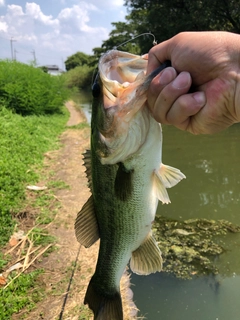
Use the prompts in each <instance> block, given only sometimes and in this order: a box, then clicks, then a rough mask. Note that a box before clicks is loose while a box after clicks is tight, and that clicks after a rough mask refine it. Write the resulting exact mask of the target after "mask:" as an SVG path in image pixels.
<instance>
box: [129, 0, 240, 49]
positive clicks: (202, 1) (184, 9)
mask: <svg viewBox="0 0 240 320" xmlns="http://www.w3.org/2000/svg"><path fill="white" fill-rule="evenodd" d="M125 5H126V6H127V8H128V10H129V12H130V14H129V21H130V23H134V25H135V26H136V33H138V34H140V33H143V32H146V31H151V32H152V33H153V34H154V35H155V36H156V39H157V40H158V42H161V41H164V40H166V39H168V38H170V37H172V36H174V35H175V34H177V33H179V32H182V31H205V30H225V31H231V32H236V33H240V19H239V12H240V11H239V10H240V2H239V1H238V0H212V1H209V0H196V1H192V0H156V1H151V0H126V1H125ZM139 46H140V48H141V49H142V51H145V52H147V51H148V50H149V43H148V42H146V40H145V39H142V38H139Z"/></svg>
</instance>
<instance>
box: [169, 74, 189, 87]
mask: <svg viewBox="0 0 240 320" xmlns="http://www.w3.org/2000/svg"><path fill="white" fill-rule="evenodd" d="M190 81H191V77H190V74H189V73H188V72H181V73H180V74H179V75H178V76H177V78H176V79H175V80H174V81H173V87H174V88H176V89H183V88H186V87H188V86H189V84H190Z"/></svg>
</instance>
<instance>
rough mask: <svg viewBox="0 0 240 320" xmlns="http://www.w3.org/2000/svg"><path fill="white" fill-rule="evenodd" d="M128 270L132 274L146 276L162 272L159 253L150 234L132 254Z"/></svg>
mask: <svg viewBox="0 0 240 320" xmlns="http://www.w3.org/2000/svg"><path fill="white" fill-rule="evenodd" d="M130 268H131V269H132V271H133V272H134V273H137V274H140V275H148V274H150V273H155V272H157V271H161V270H162V256H161V251H160V249H159V247H158V245H157V242H156V240H155V239H154V237H153V236H152V233H151V232H150V233H149V234H148V236H147V238H146V239H145V240H144V242H143V243H142V244H141V245H140V247H139V248H138V249H136V250H135V251H133V252H132V258H131V261H130Z"/></svg>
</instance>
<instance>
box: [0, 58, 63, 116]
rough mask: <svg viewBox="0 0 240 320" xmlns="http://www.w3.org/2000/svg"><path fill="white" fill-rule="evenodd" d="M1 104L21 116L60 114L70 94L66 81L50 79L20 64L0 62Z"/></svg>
mask: <svg viewBox="0 0 240 320" xmlns="http://www.w3.org/2000/svg"><path fill="white" fill-rule="evenodd" d="M0 97H1V101H2V103H4V105H5V106H6V107H7V108H8V109H11V110H12V111H14V112H16V113H18V114H21V115H24V116H26V115H32V114H36V115H43V114H53V113H59V112H61V107H62V105H63V103H64V101H65V100H66V99H67V98H68V91H67V90H66V88H65V86H64V78H63V77H59V76H51V75H49V74H47V73H45V72H43V71H42V70H41V69H39V68H35V67H34V66H29V65H26V64H23V63H20V62H17V61H9V60H1V61H0Z"/></svg>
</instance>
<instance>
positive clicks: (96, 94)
mask: <svg viewBox="0 0 240 320" xmlns="http://www.w3.org/2000/svg"><path fill="white" fill-rule="evenodd" d="M100 93H101V88H100V85H99V83H98V82H94V84H93V85H92V95H93V97H94V98H98V97H99V96H100Z"/></svg>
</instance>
